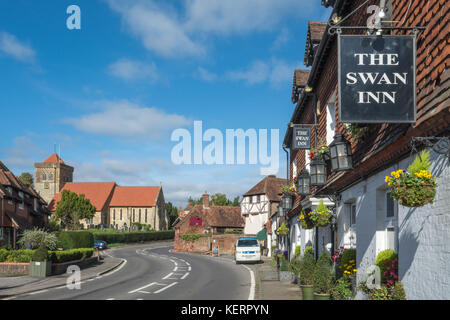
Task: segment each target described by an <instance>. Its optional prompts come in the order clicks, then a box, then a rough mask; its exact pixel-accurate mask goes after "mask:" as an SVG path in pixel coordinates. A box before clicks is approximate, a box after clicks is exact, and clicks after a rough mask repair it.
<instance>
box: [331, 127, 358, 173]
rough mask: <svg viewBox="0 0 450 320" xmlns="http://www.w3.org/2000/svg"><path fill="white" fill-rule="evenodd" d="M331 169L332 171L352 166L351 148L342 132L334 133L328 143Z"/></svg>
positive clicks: (343, 169)
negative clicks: (331, 140)
mask: <svg viewBox="0 0 450 320" xmlns="http://www.w3.org/2000/svg"><path fill="white" fill-rule="evenodd" d="M328 148H329V150H330V158H331V169H332V170H333V171H345V170H350V169H352V168H353V162H352V148H351V145H350V143H349V142H348V141H347V140H345V139H344V137H343V136H342V134H336V135H335V136H334V140H333V142H332V143H331V144H330V145H329V147H328Z"/></svg>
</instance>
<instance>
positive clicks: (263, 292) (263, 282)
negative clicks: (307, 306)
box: [254, 256, 302, 300]
mask: <svg viewBox="0 0 450 320" xmlns="http://www.w3.org/2000/svg"><path fill="white" fill-rule="evenodd" d="M254 270H255V275H256V293H255V298H256V299H257V300H302V292H301V289H300V287H299V285H298V284H293V283H291V282H290V281H279V280H278V271H277V268H276V266H274V265H273V264H272V259H271V258H268V257H265V256H263V257H262V263H261V264H256V265H254Z"/></svg>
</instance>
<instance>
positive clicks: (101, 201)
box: [48, 182, 116, 211]
mask: <svg viewBox="0 0 450 320" xmlns="http://www.w3.org/2000/svg"><path fill="white" fill-rule="evenodd" d="M115 186H116V184H115V183H114V182H84V183H66V184H65V185H64V188H62V190H61V192H62V191H64V190H69V191H72V192H75V193H76V194H78V195H80V194H84V195H85V197H86V198H87V199H89V200H90V201H91V203H92V205H93V206H94V207H95V209H96V210H97V211H101V210H102V209H103V207H104V206H105V203H106V201H107V200H108V198H109V197H110V196H111V193H112V192H113V190H114V188H115ZM61 192H59V193H57V194H56V195H55V196H54V197H53V200H52V201H51V202H50V204H49V206H48V209H49V210H50V211H55V210H56V205H57V204H58V202H59V201H61Z"/></svg>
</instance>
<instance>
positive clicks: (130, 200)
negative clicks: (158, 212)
mask: <svg viewBox="0 0 450 320" xmlns="http://www.w3.org/2000/svg"><path fill="white" fill-rule="evenodd" d="M160 189H161V187H116V189H115V190H114V195H113V197H112V200H111V204H110V206H111V207H154V206H156V200H157V197H158V194H159V190H160Z"/></svg>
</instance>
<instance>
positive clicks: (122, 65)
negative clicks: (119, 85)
mask: <svg viewBox="0 0 450 320" xmlns="http://www.w3.org/2000/svg"><path fill="white" fill-rule="evenodd" d="M108 73H109V74H111V75H113V76H115V77H118V78H120V79H123V80H127V81H130V80H142V79H147V78H148V79H150V80H151V81H155V80H157V79H158V71H157V68H156V65H155V63H154V62H152V63H151V64H147V63H143V62H140V61H135V60H129V59H120V60H117V61H116V62H114V63H112V64H110V65H109V66H108Z"/></svg>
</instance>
